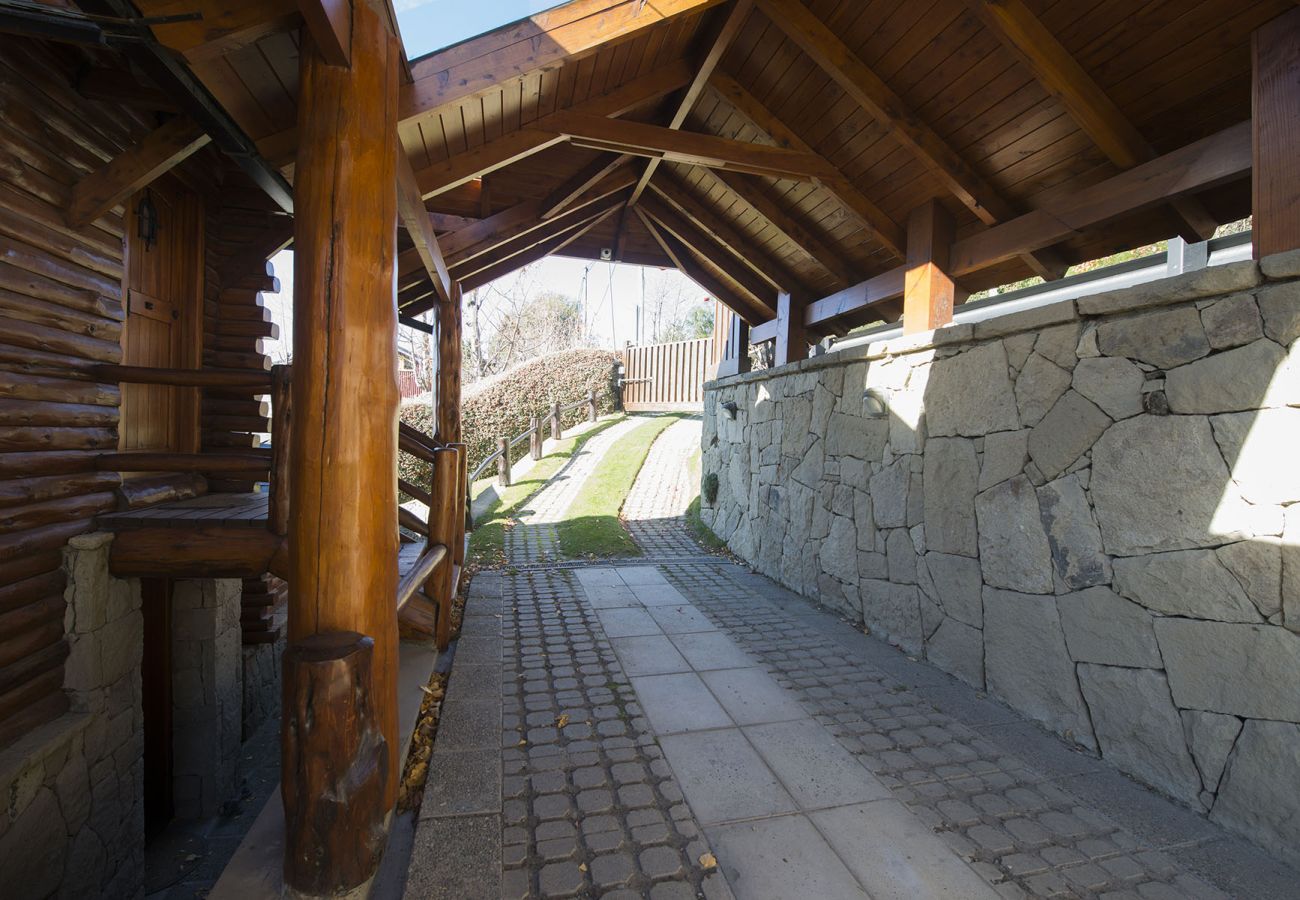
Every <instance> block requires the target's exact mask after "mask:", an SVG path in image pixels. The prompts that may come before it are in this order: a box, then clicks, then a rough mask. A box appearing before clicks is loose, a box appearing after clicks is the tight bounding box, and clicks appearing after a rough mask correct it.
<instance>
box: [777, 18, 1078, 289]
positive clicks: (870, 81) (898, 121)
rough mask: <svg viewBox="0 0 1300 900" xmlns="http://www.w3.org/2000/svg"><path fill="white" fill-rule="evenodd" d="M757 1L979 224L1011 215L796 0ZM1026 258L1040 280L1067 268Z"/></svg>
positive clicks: (1047, 259) (1044, 257)
mask: <svg viewBox="0 0 1300 900" xmlns="http://www.w3.org/2000/svg"><path fill="white" fill-rule="evenodd" d="M757 2H758V4H759V6H760V7H761V8H762V10H763V12H764V13H766V14H767V16H768V18H770V19H771V20H772V21H773V22H774V23H775V24H776V25H777V27H779V28H780V29H781V30H782V31H783V32H785V34H786V35H787V36H788V37H789V38H790V39H791V40H792V41H794V42H795V43H796V44H797V45H798V46H799V47H800V49H802V50H803V51H804V53H806V54H807V55H808V56H809V57H810V58H811V59H812V60H813V61H814V62H815V63H817V65H818V66H820V67H821V68H822V70H823V71H825V72H826V74H827V75H829V76H830V77H831V79H832V80H833V81H834V82H835V83H836V84H838V85H839V86H840V88H841V90H843V91H844V92H845V93H846V94H848V96H849V97H851V98H852V99H853V101H854V102H855V103H857V104H858V105H859V106H861V107H862V108H863V109H864V110H866V111H867V112H868V113H869V114H870V115H871V117H872V118H873V119H875V120H876V121H877V122H878V123H879V124H880V125H881V126H882V127H883V128H885V129H886V130H887V131H888V132H889V134H890V135H891V136H892V137H893V138H894V139H895V140H896V141H898V142H899V143H900V144H902V145H903V146H904V147H905V148H907V149H908V150H909V151H910V152H911V153H912V154H913V155H914V156H915V157H916V158H917V159H918V160H920V161H921V162H922V163H923V164H924V165H925V166H926V167H927V168H929V169H930V170H931V171H932V172H933V173H934V174H935V176H936V177H937V178H938V179H939V180H940V181H941V182H942V183H943V185H944V187H945V188H946V189H947V190H948V191H950V192H951V193H952V195H953V196H955V197H956V198H957V199H959V200H960V201H961V202H962V203H963V204H965V205H966V207H967V208H968V209H970V211H971V212H973V213H974V214H975V215H976V217H977V218H979V220H980V221H981V222H983V223H984V224H985V225H993V224H995V223H997V222H1004V221H1006V220H1008V219H1012V218H1015V216H1016V210H1015V209H1014V208H1013V207H1012V206H1011V204H1010V203H1008V202H1007V201H1006V200H1005V199H1004V198H1003V197H1002V196H1001V195H1000V194H999V193H998V192H997V191H996V190H995V189H994V188H993V186H992V185H990V184H989V183H988V182H986V181H985V180H984V178H983V177H982V176H981V175H980V174H979V173H978V172H976V171H975V170H974V169H973V168H971V166H970V164H969V163H967V162H966V161H965V160H964V159H962V158H961V156H960V155H959V154H958V153H957V151H955V150H954V149H953V148H952V147H950V146H949V145H948V143H947V142H946V141H944V139H943V138H941V137H940V136H939V135H938V134H936V133H935V132H934V130H933V129H932V128H930V126H929V125H927V124H925V122H924V121H922V120H921V118H920V117H919V116H917V115H916V113H915V112H914V111H913V110H911V109H910V108H909V107H908V106H907V104H906V103H904V102H903V98H901V97H900V96H898V94H897V93H895V92H894V89H893V88H891V87H890V86H889V85H888V84H886V83H885V82H884V80H883V79H882V78H881V77H880V76H879V75H877V74H876V73H875V72H874V71H873V70H872V69H871V68H870V67H869V66H867V64H866V63H864V62H863V61H862V60H861V59H859V58H858V56H857V55H856V54H855V53H854V52H853V51H852V50H850V49H849V48H848V47H847V46H846V45H845V44H844V42H843V41H841V40H840V39H839V37H838V36H836V34H835V33H834V32H833V31H831V30H830V29H829V28H828V27H826V25H825V23H823V22H822V20H821V19H819V18H817V16H816V15H814V14H813V13H812V12H811V11H810V10H809V9H808V7H806V6H804V5H803V3H801V2H800V0H757ZM1025 262H1026V263H1027V264H1029V265H1030V267H1031V268H1032V269H1033V270H1034V271H1035V272H1036V273H1037V274H1039V275H1042V276H1043V277H1044V278H1055V277H1059V276H1060V275H1061V274H1062V273H1063V272H1064V271H1065V268H1066V267H1065V264H1064V263H1063V262H1061V261H1060V260H1059V259H1057V258H1055V256H1054V254H1042V253H1039V254H1031V255H1030V256H1028V257H1026V259H1025Z"/></svg>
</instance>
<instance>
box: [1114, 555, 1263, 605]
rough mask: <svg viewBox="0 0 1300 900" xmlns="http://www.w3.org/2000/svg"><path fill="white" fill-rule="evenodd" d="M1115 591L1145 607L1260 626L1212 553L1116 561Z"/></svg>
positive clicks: (1233, 580) (1247, 600)
mask: <svg viewBox="0 0 1300 900" xmlns="http://www.w3.org/2000/svg"><path fill="white" fill-rule="evenodd" d="M1114 570H1115V590H1117V591H1118V592H1119V593H1120V594H1123V595H1124V596H1125V597H1128V598H1129V599H1130V600H1133V601H1135V602H1137V603H1140V604H1141V605H1143V606H1145V607H1146V608H1147V609H1151V610H1155V611H1156V612H1158V613H1164V614H1166V615H1173V616H1189V617H1192V618H1196V619H1211V620H1214V621H1218V622H1259V621H1261V617H1260V614H1259V610H1258V609H1256V608H1255V605H1254V604H1253V603H1251V602H1250V598H1249V597H1248V596H1246V591H1245V589H1244V588H1243V587H1242V586H1241V583H1240V582H1239V581H1238V580H1237V579H1236V578H1234V577H1233V575H1232V573H1231V572H1229V571H1228V569H1227V567H1225V566H1224V565H1223V563H1222V562H1221V561H1220V559H1219V556H1218V554H1217V553H1216V552H1215V551H1214V550H1208V549H1206V550H1175V551H1172V552H1169V553H1152V554H1149V555H1147V556H1133V557H1126V558H1122V559H1117V560H1115V563H1114Z"/></svg>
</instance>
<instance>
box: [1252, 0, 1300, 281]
mask: <svg viewBox="0 0 1300 900" xmlns="http://www.w3.org/2000/svg"><path fill="white" fill-rule="evenodd" d="M1251 52H1252V58H1253V61H1254V62H1253V66H1252V72H1253V78H1252V92H1253V94H1252V99H1253V107H1254V111H1255V116H1254V119H1253V122H1254V132H1253V135H1252V140H1253V147H1254V164H1255V173H1254V174H1255V178H1254V184H1253V198H1252V207H1253V211H1254V215H1255V218H1254V221H1253V226H1252V230H1253V232H1254V243H1255V258H1256V259H1260V258H1262V257H1265V256H1268V255H1270V254H1273V253H1281V252H1282V251H1284V250H1293V249H1295V248H1296V247H1300V152H1297V149H1298V148H1300V79H1298V77H1297V76H1298V74H1300V63H1298V62H1297V60H1300V9H1293V10H1291V11H1289V12H1286V13H1283V14H1282V15H1281V16H1278V17H1277V18H1276V19H1274V20H1273V21H1271V22H1269V23H1268V24H1266V25H1264V26H1262V27H1260V28H1259V29H1257V30H1256V31H1255V33H1254V35H1253V36H1252V39H1251Z"/></svg>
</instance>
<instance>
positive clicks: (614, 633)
mask: <svg viewBox="0 0 1300 900" xmlns="http://www.w3.org/2000/svg"><path fill="white" fill-rule="evenodd" d="M596 616H597V618H599V619H600V624H601V626H602V627H603V628H604V629H605V636H606V637H610V638H619V637H637V636H639V635H643V634H662V633H663V632H662V630H661V629H660V627H659V623H658V622H656V621H655V620H654V619H652V618H651V617H650V614H649V613H647V612H646V611H645V610H643V609H600V610H597V611H596Z"/></svg>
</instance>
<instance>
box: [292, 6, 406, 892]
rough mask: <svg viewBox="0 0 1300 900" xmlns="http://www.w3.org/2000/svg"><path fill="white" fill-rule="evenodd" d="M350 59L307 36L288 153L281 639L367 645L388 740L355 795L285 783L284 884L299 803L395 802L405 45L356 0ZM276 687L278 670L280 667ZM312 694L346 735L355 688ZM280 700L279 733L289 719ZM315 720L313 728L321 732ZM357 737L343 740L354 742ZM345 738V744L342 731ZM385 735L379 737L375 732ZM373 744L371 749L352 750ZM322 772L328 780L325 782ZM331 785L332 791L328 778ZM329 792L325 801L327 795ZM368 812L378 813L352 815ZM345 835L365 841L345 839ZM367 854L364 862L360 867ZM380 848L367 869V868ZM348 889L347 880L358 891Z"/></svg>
mask: <svg viewBox="0 0 1300 900" xmlns="http://www.w3.org/2000/svg"><path fill="white" fill-rule="evenodd" d="M351 57H352V65H351V68H347V69H345V68H341V67H337V66H332V65H330V64H329V62H328V60H327V59H326V58H325V57H323V56H322V55H321V53H320V51H319V50H317V48H316V46H315V44H314V43H313V41H312V40H311V39H310V37H309V36H307V37H304V39H303V42H302V48H301V70H300V78H299V83H300V88H299V96H298V135H299V140H298V158H297V165H296V170H295V173H294V174H295V177H294V208H295V210H296V212H297V215H295V217H294V310H295V311H296V315H295V316H294V352H295V356H296V358H297V360H298V363H299V364H298V365H296V366H295V373H294V376H295V377H294V379H293V387H292V391H293V425H292V432H293V437H292V444H291V448H290V469H291V473H292V474H291V482H290V494H291V497H290V500H291V502H290V506H289V545H290V547H289V551H288V555H289V579H288V580H289V583H290V595H289V639H290V641H292V642H298V641H302V640H303V639H304V638H308V637H310V636H312V635H316V634H323V633H328V632H357V633H359V634H363V635H366V636H368V637H369V638H371V639H373V641H374V648H373V656H372V665H371V681H372V685H371V686H372V687H373V691H371V690H370V689H369V687H371V686H368V689H367V694H368V695H369V696H370V701H369V702H370V708H371V709H372V710H373V716H374V718H375V722H376V727H377V730H378V733H379V735H380V736H382V740H383V742H384V752H385V753H386V754H387V765H386V767H385V768H384V769H383V770H382V775H381V781H382V790H380V791H377V792H376V794H375V795H371V794H367V793H364V792H363V793H360V794H358V793H356V791H355V789H354V788H353V787H352V786H351V781H350V778H349V773H350V772H351V771H352V770H354V769H355V768H356V766H357V765H359V763H360V760H356V761H353V762H352V763H351V764H347V763H346V762H345V761H339V762H338V763H337V764H336V765H335V767H334V768H332V769H330V770H329V771H328V772H327V771H325V770H323V769H313V770H311V771H313V772H317V774H316V775H313V776H311V777H310V778H309V779H308V780H306V781H298V782H293V783H290V782H289V781H288V780H286V781H285V783H284V797H283V799H284V808H285V813H286V819H287V825H288V833H287V834H286V841H285V847H286V862H287V863H288V864H289V865H288V867H287V868H286V871H285V875H286V887H287V889H289V890H290V891H298V892H300V893H310V892H312V891H313V890H314V889H315V887H316V883H314V882H307V881H304V882H301V883H298V882H295V880H294V879H295V878H296V877H297V875H296V874H295V869H293V868H292V864H293V860H292V857H291V854H292V852H293V849H294V848H296V847H300V846H304V845H305V842H309V841H310V840H311V839H312V838H311V836H310V835H309V834H306V833H304V832H303V831H302V829H303V828H305V827H306V826H305V825H304V824H303V820H302V819H301V818H300V817H299V815H298V810H300V809H304V808H309V806H310V804H311V803H312V802H314V801H313V798H319V797H323V796H327V795H328V796H337V797H338V798H339V799H340V801H341V802H342V801H346V806H347V807H348V810H347V816H346V817H344V818H345V819H346V818H347V817H353V816H355V817H359V818H360V819H363V820H365V821H367V822H368V821H372V820H373V819H374V818H376V817H377V819H378V820H380V821H383V820H384V819H385V818H386V816H387V815H388V813H389V811H391V810H392V808H393V806H394V803H395V801H396V797H397V776H398V773H399V772H400V771H401V764H400V761H399V760H398V758H397V752H398V748H399V746H400V745H401V741H400V740H398V737H397V604H396V597H397V566H396V565H395V563H394V560H395V559H396V557H397V550H398V533H397V492H396V491H395V490H394V489H393V487H394V485H396V484H397V431H398V428H397V402H398V393H397V377H396V367H395V366H394V365H393V360H394V359H396V356H397V340H396V337H397V302H396V297H395V296H394V290H393V286H394V283H395V280H394V277H393V266H394V259H395V257H396V238H397V190H396V185H397V171H396V165H397V154H396V153H395V152H394V149H393V148H395V147H396V146H397V87H398V79H399V69H400V65H401V61H402V48H401V45H400V44H399V43H398V41H397V38H396V37H395V36H394V35H393V34H391V33H390V31H389V30H388V27H387V25H386V23H385V22H384V21H383V20H382V19H381V18H380V16H379V15H378V14H377V13H376V12H375V10H374V9H373V8H372V7H371V6H370V5H369V4H366V3H357V4H355V8H354V9H353V18H352V42H351ZM285 680H286V683H288V680H289V679H288V674H287V672H286V679H285ZM303 696H304V698H309V701H310V703H311V709H310V710H309V711H303V713H302V714H303V715H310V716H312V717H314V719H315V721H316V722H317V723H323V724H324V727H327V728H328V729H329V730H339V731H340V733H341V734H342V732H343V731H345V730H346V729H347V722H346V721H345V719H346V716H347V715H349V712H348V711H349V710H350V709H351V708H352V707H353V706H354V705H355V704H356V703H357V702H358V698H357V697H356V696H355V690H354V689H352V688H351V687H350V683H349V682H342V683H340V686H339V688H338V689H337V690H334V691H330V690H325V689H321V690H319V691H316V692H315V693H314V694H310V695H303ZM294 716H295V712H294V710H293V708H292V706H291V704H288V703H286V704H285V710H284V730H285V734H286V735H288V733H289V732H290V731H291V730H292V729H294V728H295V727H297V723H296V722H295V719H294ZM318 727H322V726H321V725H318ZM356 737H357V735H351V734H350V735H348V736H347V740H355V739H356ZM339 739H340V740H342V739H343V738H342V737H340V738H339ZM374 740H375V741H377V740H379V738H378V737H376V738H375V739H374ZM356 746H357V749H358V751H361V750H366V751H367V752H369V747H370V744H364V745H356ZM326 775H329V776H331V778H332V779H336V780H327V779H326ZM336 785H337V788H336V787H335V786H336ZM336 790H337V791H338V793H337V794H335V793H334V792H335V791H336ZM363 806H368V807H374V808H373V809H370V808H366V809H362V808H359V807H363ZM349 838H350V839H351V840H354V841H361V840H362V836H360V835H358V834H349ZM313 849H316V850H317V851H318V853H317V856H318V859H319V860H320V863H321V864H322V865H326V866H328V867H331V868H332V869H333V871H332V872H330V873H323V874H322V875H321V876H320V877H321V879H325V878H326V877H327V876H328V880H329V881H330V882H331V884H336V885H338V886H339V887H344V886H345V885H343V884H342V879H344V878H345V877H347V878H355V877H361V876H362V875H366V877H369V875H373V870H372V871H371V872H370V873H369V875H367V874H366V873H364V872H362V871H360V870H359V869H357V868H356V867H355V866H354V862H356V861H357V860H361V859H362V854H361V853H360V852H359V851H358V850H357V849H356V848H355V847H353V846H350V845H348V844H342V845H339V846H338V847H337V848H335V849H334V850H333V851H330V850H328V849H325V850H321V849H320V848H313ZM366 861H367V862H370V860H368V859H367V860H366ZM377 861H378V857H377V856H376V857H375V859H374V860H373V862H376V863H377ZM355 886H356V885H352V884H348V885H346V887H355Z"/></svg>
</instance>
